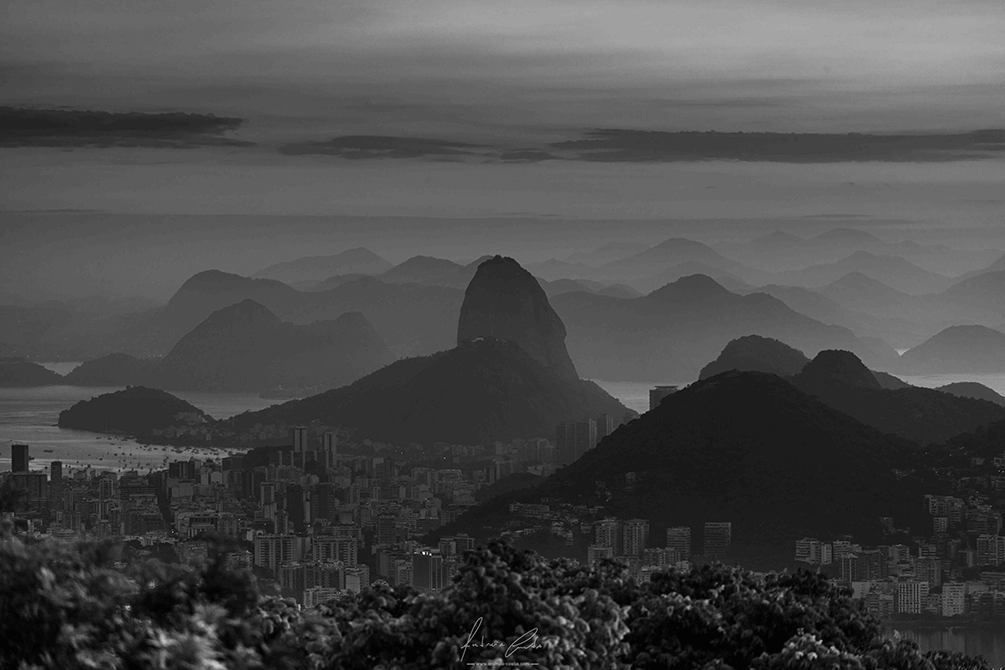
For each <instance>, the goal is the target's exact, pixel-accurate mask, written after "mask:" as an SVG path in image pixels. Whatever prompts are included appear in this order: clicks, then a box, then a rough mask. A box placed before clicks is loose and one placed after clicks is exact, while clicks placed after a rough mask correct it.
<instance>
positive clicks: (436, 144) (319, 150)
mask: <svg viewBox="0 0 1005 670" xmlns="http://www.w3.org/2000/svg"><path fill="white" fill-rule="evenodd" d="M479 148H480V147H479V146H478V145H475V144H467V143H465V142H455V141H450V140H438V139H428V138H416V137H389V136H384V135H349V136H343V137H336V138H335V139H332V140H329V141H327V142H299V143H293V144H287V145H284V146H283V147H281V148H280V152H281V153H284V154H287V155H290V156H304V155H322V156H339V157H341V158H349V159H367V158H426V157H432V158H436V159H451V158H460V157H461V156H466V155H467V156H473V155H476V150H477V149H479Z"/></svg>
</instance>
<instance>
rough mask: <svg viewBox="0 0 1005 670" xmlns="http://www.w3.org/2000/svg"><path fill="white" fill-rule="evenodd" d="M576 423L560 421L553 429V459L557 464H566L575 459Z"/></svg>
mask: <svg viewBox="0 0 1005 670" xmlns="http://www.w3.org/2000/svg"><path fill="white" fill-rule="evenodd" d="M575 450H576V424H574V423H572V422H569V423H560V424H558V427H557V428H556V429H555V460H556V461H557V462H558V464H559V465H568V464H569V463H572V462H573V461H574V460H576V457H575Z"/></svg>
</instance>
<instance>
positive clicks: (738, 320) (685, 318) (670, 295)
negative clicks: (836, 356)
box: [552, 275, 882, 383]
mask: <svg viewBox="0 0 1005 670" xmlns="http://www.w3.org/2000/svg"><path fill="white" fill-rule="evenodd" d="M552 304H553V305H554V306H555V311H556V312H558V314H559V316H560V317H561V318H562V321H564V322H565V325H566V328H567V330H568V334H569V335H568V340H567V342H568V347H569V353H570V354H571V355H572V358H573V360H575V361H576V366H577V369H579V370H580V371H581V372H582V373H583V375H584V376H587V377H591V378H595V379H619V380H639V381H652V380H654V379H661V378H662V379H663V380H665V381H672V382H678V383H679V382H686V381H689V380H691V379H695V378H696V377H697V376H698V374H699V371H700V370H701V367H702V366H703V365H704V364H705V363H706V362H708V361H710V360H713V359H714V358H715V357H716V356H718V354H719V352H720V351H722V349H723V347H725V346H726V344H727V343H728V342H730V341H731V340H734V339H736V338H738V337H743V336H745V335H752V334H754V335H760V336H762V337H769V338H773V339H777V340H781V341H782V342H786V343H788V344H790V345H791V346H793V347H796V348H797V349H799V350H801V351H803V352H805V353H806V354H815V353H816V352H818V351H821V350H823V349H831V348H840V349H848V350H852V351H855V352H856V353H858V354H859V355H860V356H862V357H863V358H865V359H866V360H869V361H870V363H872V362H873V361H874V360H875V361H876V362H877V363H880V357H879V356H877V354H875V353H874V352H873V351H872V348H871V347H870V346H868V345H867V344H865V343H864V342H862V341H861V340H859V339H858V338H857V337H855V334H854V333H852V332H851V331H850V330H848V329H847V328H842V327H840V326H831V325H825V324H823V323H820V322H819V321H815V320H813V319H811V318H809V317H807V316H804V315H802V314H799V313H797V312H795V311H793V310H792V309H791V308H790V307H788V306H787V305H786V304H785V303H783V302H782V301H780V300H778V299H776V298H773V297H771V296H769V295H765V294H763V293H752V294H750V295H737V294H735V293H731V292H730V291H728V290H726V289H725V288H724V287H723V286H722V285H720V284H719V283H717V282H716V281H715V280H713V279H711V278H709V277H706V276H704V275H693V276H691V277H684V278H682V279H679V280H677V281H676V282H673V283H672V284H667V285H666V286H664V287H663V288H661V289H659V290H657V291H653V292H652V293H650V294H648V295H646V296H643V297H641V298H635V299H630V300H625V299H616V298H609V297H606V296H600V295H591V294H588V293H582V292H577V293H567V294H564V295H560V296H556V297H555V299H554V300H553V301H552ZM879 366H880V367H882V365H881V364H880V365H879Z"/></svg>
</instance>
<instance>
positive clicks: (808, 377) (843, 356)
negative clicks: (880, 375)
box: [796, 349, 882, 390]
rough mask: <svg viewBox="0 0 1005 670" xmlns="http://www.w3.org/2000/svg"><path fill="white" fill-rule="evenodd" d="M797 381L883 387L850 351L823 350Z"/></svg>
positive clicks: (807, 383)
mask: <svg viewBox="0 0 1005 670" xmlns="http://www.w3.org/2000/svg"><path fill="white" fill-rule="evenodd" d="M796 380H797V383H802V384H805V385H808V386H811V387H816V386H820V387H830V388H835V387H841V388H865V389H877V390H878V389H881V388H882V386H881V385H880V383H879V382H878V381H876V376H875V375H874V374H873V373H872V372H871V371H870V370H869V368H867V367H866V366H865V364H864V363H862V361H861V360H860V359H859V357H858V356H856V355H855V354H853V353H851V352H850V351H841V350H838V349H828V350H826V351H821V352H820V353H819V354H817V355H816V357H815V358H814V359H813V360H812V361H810V362H809V363H807V364H806V366H805V367H804V368H803V370H802V372H800V373H799V374H798V375H797V376H796Z"/></svg>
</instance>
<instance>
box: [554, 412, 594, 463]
mask: <svg viewBox="0 0 1005 670" xmlns="http://www.w3.org/2000/svg"><path fill="white" fill-rule="evenodd" d="M595 446H597V422H596V421H594V420H593V419H585V420H584V421H575V422H572V421H570V422H567V423H560V424H558V427H557V428H556V429H555V458H556V459H557V461H558V464H559V465H568V464H569V463H573V462H575V461H576V460H578V459H579V458H580V457H581V456H582V455H583V454H585V453H586V452H588V451H589V450H590V449H593V448H594V447H595Z"/></svg>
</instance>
